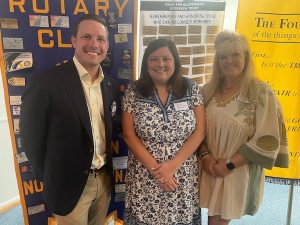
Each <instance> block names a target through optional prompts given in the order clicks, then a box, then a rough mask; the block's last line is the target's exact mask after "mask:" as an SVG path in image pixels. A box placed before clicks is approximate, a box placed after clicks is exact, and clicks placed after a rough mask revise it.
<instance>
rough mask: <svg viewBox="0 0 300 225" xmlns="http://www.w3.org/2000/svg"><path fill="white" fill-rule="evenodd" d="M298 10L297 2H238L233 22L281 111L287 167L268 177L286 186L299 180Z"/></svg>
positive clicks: (245, 0) (269, 174) (299, 50)
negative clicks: (283, 181)
mask: <svg viewBox="0 0 300 225" xmlns="http://www.w3.org/2000/svg"><path fill="white" fill-rule="evenodd" d="M299 11H300V5H299V2H298V0H288V1H281V0H273V1H272V2H271V4H270V1H269V0H260V1H255V0H240V1H239V7H238V17H237V23H236V30H237V32H238V33H241V34H243V35H245V36H246V37H247V39H248V41H249V45H250V48H251V50H252V57H253V60H254V63H255V65H256V72H257V75H258V77H259V78H260V79H262V80H264V81H265V82H267V83H268V84H269V85H270V86H271V87H272V88H273V90H274V92H275V93H276V94H277V96H278V98H279V101H280V103H281V106H282V108H283V112H284V120H285V123H286V130H287V136H288V143H289V152H290V153H289V154H290V155H289V157H290V158H289V160H290V161H289V168H288V169H279V168H274V169H273V170H271V171H267V176H269V177H271V178H272V179H271V180H273V181H274V180H275V181H276V180H277V181H278V180H282V179H276V178H286V183H289V180H290V179H300V170H299V168H300V54H299V52H300V14H299ZM297 12H298V13H297ZM283 180H285V179H283Z"/></svg>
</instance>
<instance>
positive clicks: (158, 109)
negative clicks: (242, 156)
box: [122, 80, 203, 225]
mask: <svg viewBox="0 0 300 225" xmlns="http://www.w3.org/2000/svg"><path fill="white" fill-rule="evenodd" d="M188 83H189V88H188V90H187V93H186V95H185V96H184V97H183V98H181V99H175V98H174V96H173V95H172V94H169V97H168V100H167V103H166V105H165V106H163V105H162V104H161V102H160V100H159V97H158V95H157V93H156V92H155V91H154V93H153V96H152V97H150V98H145V97H143V96H142V95H140V94H139V93H138V92H136V91H135V88H134V87H135V86H134V84H130V85H129V86H128V89H127V90H126V91H125V95H124V97H123V102H122V109H123V110H124V111H126V112H129V113H131V114H132V115H133V116H134V126H135V130H136V133H137V135H138V137H139V138H140V139H141V140H142V142H143V143H144V145H145V146H146V148H147V149H148V151H149V152H150V153H151V154H152V156H153V157H154V158H155V159H156V160H157V161H158V162H164V161H166V160H170V159H172V158H173V157H174V156H175V155H176V154H177V152H178V151H179V150H180V149H181V147H182V145H183V143H184V142H185V141H186V140H187V138H188V137H189V136H190V135H191V134H192V133H193V131H194V129H195V122H196V120H195V115H194V112H193V108H194V107H195V106H198V105H200V104H203V99H202V96H201V94H200V91H199V87H198V85H197V84H195V83H194V82H192V81H190V80H189V81H188ZM179 102H181V103H182V102H184V105H186V106H187V107H184V108H183V109H181V110H176V109H175V106H174V104H175V105H176V103H179ZM175 176H176V179H177V181H178V188H177V189H176V191H174V192H166V191H163V190H162V189H161V188H160V187H159V185H158V184H157V182H156V181H155V180H154V178H153V177H152V176H151V174H150V173H149V171H148V170H147V169H146V168H145V167H144V166H143V165H142V164H141V163H140V162H139V161H138V160H137V159H136V158H135V157H134V156H133V155H132V154H131V153H130V151H129V153H128V168H127V183H126V197H125V213H124V217H125V224H126V225H139V224H140V225H145V224H147V225H150V224H156V225H158V224H159V225H162V224H166V225H171V224H172V225H179V224H182V225H183V224H185V225H186V224H190V225H199V224H201V216H200V209H199V206H198V166H197V158H196V155H195V154H194V155H192V156H191V157H190V158H189V159H188V160H187V161H186V162H185V163H184V164H183V165H182V166H181V168H180V169H179V170H178V171H177V172H176V174H175Z"/></svg>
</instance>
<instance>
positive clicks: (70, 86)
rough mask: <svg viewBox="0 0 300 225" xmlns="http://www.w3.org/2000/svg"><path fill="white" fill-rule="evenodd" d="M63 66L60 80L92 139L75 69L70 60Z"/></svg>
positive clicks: (82, 93) (87, 114)
mask: <svg viewBox="0 0 300 225" xmlns="http://www.w3.org/2000/svg"><path fill="white" fill-rule="evenodd" d="M63 68H64V69H63V70H62V73H61V74H60V76H61V79H62V82H63V84H64V86H65V88H66V91H67V93H68V94H69V97H70V99H71V101H72V103H73V105H74V107H75V109H76V111H77V112H78V115H79V118H80V120H81V122H82V124H83V126H84V128H85V130H86V132H87V133H88V135H89V137H90V139H91V140H93V134H92V128H91V123H90V117H89V111H88V107H87V103H86V99H85V95H84V92H83V88H82V84H81V81H80V77H79V75H78V72H77V69H76V67H75V65H74V63H73V61H72V60H70V61H68V62H67V63H65V64H64V65H63Z"/></svg>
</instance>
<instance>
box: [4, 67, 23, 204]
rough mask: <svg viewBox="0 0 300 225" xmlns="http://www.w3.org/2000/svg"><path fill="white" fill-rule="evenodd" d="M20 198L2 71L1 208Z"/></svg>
mask: <svg viewBox="0 0 300 225" xmlns="http://www.w3.org/2000/svg"><path fill="white" fill-rule="evenodd" d="M18 199H19V190H18V186H17V180H16V175H15V169H14V162H13V151H12V145H11V139H10V133H9V127H8V121H7V114H6V108H5V102H4V93H3V85H2V76H1V71H0V209H1V208H3V207H6V206H8V205H10V204H11V203H13V202H15V201H16V200H18Z"/></svg>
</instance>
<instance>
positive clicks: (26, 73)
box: [0, 0, 137, 225]
mask: <svg viewBox="0 0 300 225" xmlns="http://www.w3.org/2000/svg"><path fill="white" fill-rule="evenodd" d="M136 4H137V2H136V1H129V0H90V1H87V0H75V1H65V0H26V1H19V0H9V1H1V7H0V28H1V32H0V38H1V41H0V63H1V73H2V76H3V77H2V80H3V87H4V92H5V101H6V108H7V112H8V119H9V125H10V133H11V139H12V146H13V151H14V152H13V153H14V156H15V169H16V175H17V181H18V186H19V191H20V199H21V203H22V208H23V215H24V223H25V225H46V224H48V225H50V224H51V225H55V224H56V222H55V220H54V219H53V218H52V217H51V212H49V211H48V209H47V206H46V205H45V204H44V202H43V199H42V191H43V183H42V182H38V181H37V180H36V179H35V176H34V174H33V172H32V168H31V166H30V163H29V162H28V159H27V157H26V154H25V153H24V149H23V148H22V140H21V139H20V136H19V117H20V105H21V95H22V94H23V92H24V90H25V88H26V86H28V85H29V84H30V82H31V79H32V77H33V76H34V75H36V74H38V73H41V72H43V71H45V70H47V69H49V68H50V67H53V66H55V65H56V64H59V63H62V62H64V61H66V60H70V59H72V57H73V54H74V50H73V49H72V45H71V32H72V28H73V26H74V23H75V22H76V20H77V19H78V18H79V17H80V16H81V15H82V14H97V15H100V16H102V17H104V18H105V20H106V21H107V26H108V29H109V33H110V37H109V42H110V48H109V52H108V54H107V57H106V59H105V60H104V62H103V63H102V67H103V70H104V73H105V74H107V75H109V76H112V77H114V78H115V79H116V80H118V83H119V85H120V92H122V91H123V90H124V88H125V84H126V83H128V81H129V80H132V79H133V77H134V73H135V71H134V68H135V66H134V63H135V62H134V58H135V45H134V43H136V41H135V38H136V35H135V33H136V12H137V11H136ZM119 119H120V118H119ZM118 122H120V121H117V123H118ZM120 132H121V130H116V131H115V133H114V140H113V156H114V159H113V163H114V181H115V193H113V195H112V201H111V206H110V209H109V214H108V217H107V222H106V223H107V224H112V223H114V224H122V218H123V214H122V212H123V207H124V191H125V181H126V179H125V175H126V174H125V171H126V166H127V164H126V163H127V147H126V146H125V144H124V141H123V139H122V136H121V134H120Z"/></svg>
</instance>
